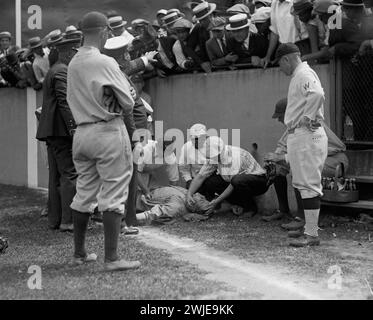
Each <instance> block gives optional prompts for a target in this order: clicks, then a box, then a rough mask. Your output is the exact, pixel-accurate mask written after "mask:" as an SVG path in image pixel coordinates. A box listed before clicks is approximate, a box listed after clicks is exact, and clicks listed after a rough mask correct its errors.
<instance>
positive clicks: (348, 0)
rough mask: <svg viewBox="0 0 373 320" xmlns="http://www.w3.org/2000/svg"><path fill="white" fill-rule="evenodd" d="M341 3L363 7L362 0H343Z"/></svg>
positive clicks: (346, 5) (347, 5)
mask: <svg viewBox="0 0 373 320" xmlns="http://www.w3.org/2000/svg"><path fill="white" fill-rule="evenodd" d="M341 5H342V6H344V7H364V2H363V0H343V1H342V2H341Z"/></svg>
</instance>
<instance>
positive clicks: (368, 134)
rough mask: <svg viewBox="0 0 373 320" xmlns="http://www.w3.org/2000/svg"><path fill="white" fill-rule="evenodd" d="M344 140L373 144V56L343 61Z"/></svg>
mask: <svg viewBox="0 0 373 320" xmlns="http://www.w3.org/2000/svg"><path fill="white" fill-rule="evenodd" d="M341 73H342V93H341V94H342V119H341V121H342V124H343V125H342V137H343V139H344V140H345V141H347V142H352V141H353V142H355V143H362V144H364V143H373V54H368V55H365V56H358V57H357V58H353V59H351V60H344V61H342V72H341Z"/></svg>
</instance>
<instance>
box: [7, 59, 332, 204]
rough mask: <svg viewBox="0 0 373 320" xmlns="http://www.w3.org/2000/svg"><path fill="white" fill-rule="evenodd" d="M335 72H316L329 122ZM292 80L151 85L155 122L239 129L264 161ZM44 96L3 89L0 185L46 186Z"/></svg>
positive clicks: (246, 76) (193, 79) (249, 74)
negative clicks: (40, 127)
mask: <svg viewBox="0 0 373 320" xmlns="http://www.w3.org/2000/svg"><path fill="white" fill-rule="evenodd" d="M330 69H331V67H330V66H329V65H318V66H316V67H315V70H316V71H317V73H318V75H319V77H320V80H321V82H322V85H323V87H324V90H325V96H326V104H325V115H326V119H327V122H329V119H330V110H333V109H332V108H330V104H329V97H330V95H331V91H332V89H333V88H332V87H331V86H330V83H331V82H330V77H331V73H332V72H331V70H330ZM289 81H290V78H288V77H286V76H285V75H283V74H282V73H281V72H280V71H279V70H278V69H277V68H272V69H267V70H261V69H251V70H239V71H224V72H214V73H212V74H185V75H177V76H172V77H169V78H166V79H153V80H151V81H149V83H148V86H147V89H146V90H147V91H148V92H149V93H150V95H151V97H152V106H153V109H154V119H155V120H162V121H163V123H164V130H165V131H166V130H168V129H170V128H178V129H180V130H182V131H183V132H184V135H185V137H186V134H187V128H189V127H190V126H191V125H193V124H194V123H196V122H201V123H204V124H206V126H207V127H208V128H214V129H216V130H220V129H229V130H231V129H240V131H241V135H240V139H241V146H242V147H243V148H246V149H248V150H250V151H251V146H252V144H253V143H256V144H257V145H258V158H259V160H260V159H261V157H262V156H263V154H265V153H266V152H269V151H272V150H274V148H275V146H276V143H277V140H278V138H279V137H280V136H281V135H282V133H283V130H284V128H283V126H282V125H281V124H280V123H278V122H277V121H275V120H273V119H272V114H273V110H274V105H275V103H276V102H277V101H278V100H279V99H280V98H283V97H286V94H287V88H288V84H289ZM41 102H42V93H41V92H35V91H34V90H33V89H30V88H29V89H27V90H19V89H13V88H10V89H0V146H1V157H0V183H3V184H12V185H21V186H29V187H47V184H48V178H47V166H46V162H45V160H46V158H45V156H44V154H43V150H42V148H41V146H42V144H41V143H38V142H37V141H36V139H35V136H36V127H37V124H36V118H35V115H34V112H35V109H36V108H37V107H38V106H40V105H41ZM265 198H266V201H265V207H266V208H273V207H275V206H276V203H275V202H274V200H273V199H275V197H274V194H273V190H271V191H269V192H268V194H267V195H266V197H265Z"/></svg>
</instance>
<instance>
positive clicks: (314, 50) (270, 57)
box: [0, 0, 373, 90]
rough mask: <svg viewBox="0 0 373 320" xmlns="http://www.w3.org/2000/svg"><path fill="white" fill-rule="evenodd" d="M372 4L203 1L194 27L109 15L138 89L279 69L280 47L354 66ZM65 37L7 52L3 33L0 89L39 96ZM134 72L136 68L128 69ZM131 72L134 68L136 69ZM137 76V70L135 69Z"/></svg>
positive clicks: (8, 40)
mask: <svg viewBox="0 0 373 320" xmlns="http://www.w3.org/2000/svg"><path fill="white" fill-rule="evenodd" d="M372 3H373V1H372V0H366V1H365V2H363V0H344V1H340V0H314V1H311V0H294V1H293V0H252V1H244V3H236V4H234V5H233V6H232V7H230V8H228V9H227V10H224V11H223V10H218V8H217V6H216V4H214V3H209V2H207V1H197V2H191V3H190V4H189V6H190V8H189V9H190V10H191V12H192V13H193V17H192V18H191V19H189V20H188V19H187V16H186V15H185V14H184V13H183V12H181V11H180V10H178V9H175V8H173V9H169V10H166V9H160V10H159V11H158V12H157V13H156V16H155V18H156V19H155V20H154V21H153V22H150V21H147V20H145V19H142V18H139V19H135V20H133V21H132V23H131V26H128V23H127V21H125V20H124V19H123V17H121V16H120V14H119V13H117V12H115V11H111V12H108V13H107V16H108V18H109V23H110V29H111V33H112V37H119V36H120V37H124V38H126V43H128V45H127V48H126V53H125V56H124V59H125V60H126V61H127V63H130V62H131V61H134V60H135V59H138V58H141V57H142V58H143V61H144V63H145V65H146V68H145V70H142V71H141V72H136V70H132V77H133V78H132V80H133V81H134V82H135V83H136V84H137V85H139V86H140V87H141V86H142V85H143V81H144V79H145V80H146V79H147V78H149V77H154V76H160V77H166V76H168V75H172V74H177V73H184V72H199V71H202V72H207V73H209V72H212V71H214V70H222V69H223V70H224V69H227V70H233V69H237V68H249V67H257V68H260V67H263V68H266V67H268V66H273V65H276V62H275V61H274V53H275V51H276V48H277V46H278V45H279V44H280V43H289V42H291V43H295V44H296V45H297V46H298V47H299V49H300V51H301V54H302V60H304V61H308V62H309V63H311V64H312V63H322V62H327V61H328V60H330V59H331V58H333V57H340V58H349V59H350V58H354V57H356V56H357V54H360V55H362V54H364V53H366V52H368V51H371V50H372V41H371V39H373V14H372ZM64 34H67V35H68V36H71V37H81V40H82V42H83V37H82V33H81V32H80V31H79V24H78V26H77V27H74V26H69V27H67V28H66V30H65V32H64V33H62V32H61V31H60V30H53V31H52V32H50V33H49V34H48V35H47V36H46V37H44V39H40V38H39V37H34V38H31V39H29V45H28V47H27V48H18V47H17V46H14V45H12V35H11V34H10V33H9V32H7V31H4V32H1V33H0V68H1V76H0V86H2V87H7V86H13V87H17V88H25V87H27V86H32V87H33V88H34V89H35V90H39V89H41V88H42V83H43V80H44V77H45V75H46V73H47V71H48V69H49V67H50V66H51V65H52V64H53V63H54V62H55V61H56V60H57V57H56V54H57V53H56V50H54V49H53V44H54V43H56V42H57V41H59V40H60V39H61V38H62V36H63V35H64ZM132 67H133V66H132ZM135 69H136V68H135ZM140 69H141V68H140Z"/></svg>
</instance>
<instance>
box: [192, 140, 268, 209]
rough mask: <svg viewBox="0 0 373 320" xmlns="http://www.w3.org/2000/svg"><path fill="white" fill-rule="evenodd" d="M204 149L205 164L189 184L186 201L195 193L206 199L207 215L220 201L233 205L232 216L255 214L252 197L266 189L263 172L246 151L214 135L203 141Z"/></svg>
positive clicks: (266, 181) (264, 172)
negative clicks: (207, 202) (207, 201)
mask: <svg viewBox="0 0 373 320" xmlns="http://www.w3.org/2000/svg"><path fill="white" fill-rule="evenodd" d="M204 151H205V156H206V159H207V163H206V164H205V165H204V166H203V167H202V169H201V170H200V171H199V173H198V174H197V176H196V177H195V178H194V179H193V181H192V183H191V185H190V187H189V191H188V194H187V199H186V201H187V204H188V205H192V204H193V202H194V200H193V195H194V194H195V193H196V192H199V193H201V194H202V195H204V196H205V197H206V199H207V200H209V201H210V205H209V210H208V211H207V212H206V213H207V214H211V213H212V212H214V211H215V210H216V209H217V208H219V206H220V205H221V204H222V202H223V201H227V202H229V203H230V204H232V205H233V207H232V211H233V213H234V214H236V215H240V214H242V213H244V212H245V213H248V214H249V213H250V215H251V216H253V215H254V214H256V213H257V207H256V203H255V200H254V197H256V196H259V195H262V194H264V193H265V192H266V191H267V190H268V188H269V183H268V179H267V175H266V171H265V170H264V169H263V168H262V167H261V166H260V165H259V163H258V162H257V161H256V160H255V159H254V158H253V156H252V155H251V154H250V153H249V152H248V151H246V150H244V149H241V148H238V147H234V146H229V145H225V144H224V142H223V140H222V139H220V138H219V137H216V136H213V137H209V138H208V139H207V140H206V142H205V146H204ZM216 172H217V174H216ZM216 195H218V197H216Z"/></svg>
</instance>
